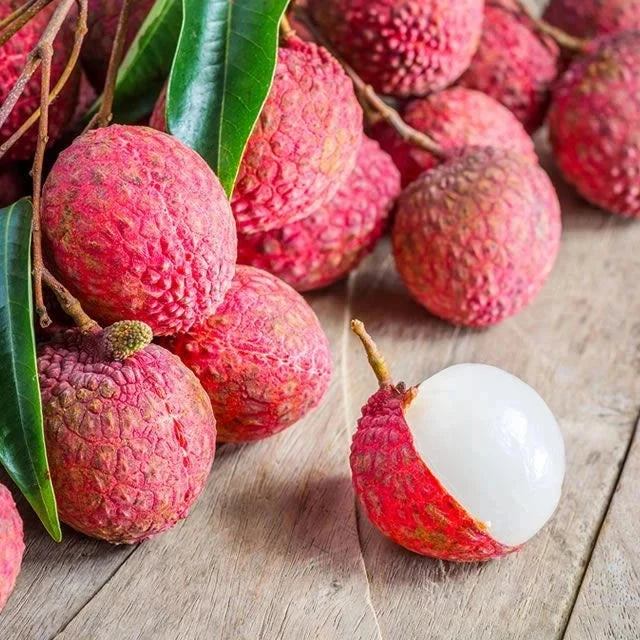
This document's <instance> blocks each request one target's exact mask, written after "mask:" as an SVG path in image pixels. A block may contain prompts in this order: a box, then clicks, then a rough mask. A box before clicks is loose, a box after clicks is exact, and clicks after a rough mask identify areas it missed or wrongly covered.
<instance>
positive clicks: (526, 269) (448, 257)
mask: <svg viewBox="0 0 640 640" xmlns="http://www.w3.org/2000/svg"><path fill="white" fill-rule="evenodd" d="M560 232H561V220H560V205H559V202H558V198H557V195H556V193H555V191H554V189H553V186H552V184H551V182H550V180H549V178H548V176H547V174H546V173H545V172H544V171H543V170H542V169H541V168H540V167H539V166H538V165H537V164H535V163H533V162H531V161H530V160H528V159H527V158H525V157H524V156H522V155H519V154H515V153H513V152H512V151H504V150H497V149H492V148H474V149H471V150H469V151H468V152H467V153H464V154H463V155H461V156H457V157H453V158H452V159H450V160H449V161H447V162H445V163H444V164H442V165H440V166H438V167H436V168H434V169H432V170H431V171H428V172H427V173H425V174H424V175H423V176H422V177H421V178H419V179H418V180H416V181H415V182H413V183H412V184H411V185H410V186H409V187H407V189H406V190H405V191H404V192H403V194H402V195H401V196H400V199H399V201H398V207H397V212H396V219H395V223H394V227H393V234H392V239H393V253H394V257H395V261H396V266H397V268H398V272H399V273H400V276H401V277H402V280H403V281H404V283H405V284H406V286H407V288H408V289H409V292H410V293H411V295H412V296H413V297H414V298H415V299H416V300H417V301H418V302H419V303H420V304H422V305H423V306H424V307H426V308H427V309H428V310H429V311H430V312H431V313H433V314H435V315H437V316H440V317H441V318H444V319H445V320H448V321H450V322H452V323H454V324H458V325H465V326H473V327H485V326H488V325H492V324H495V323H497V322H500V321H501V320H503V319H504V318H507V317H508V316H511V315H513V314H514V313H516V312H517V311H519V310H520V309H522V308H523V307H524V306H526V305H527V304H529V303H530V302H531V300H532V299H533V297H534V296H535V295H536V294H537V293H538V291H539V290H540V288H541V287H542V285H543V284H544V282H545V281H546V280H547V278H548V276H549V274H550V273H551V269H552V268H553V265H554V263H555V259H556V256H557V253H558V248H559V244H560Z"/></svg>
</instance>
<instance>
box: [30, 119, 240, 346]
mask: <svg viewBox="0 0 640 640" xmlns="http://www.w3.org/2000/svg"><path fill="white" fill-rule="evenodd" d="M42 219H43V228H44V229H45V237H46V240H47V245H48V249H49V253H50V255H51V258H52V260H53V264H54V266H55V268H56V269H57V271H58V272H59V274H60V277H61V278H62V279H63V280H64V282H65V283H66V284H67V285H68V286H69V287H70V289H71V290H72V291H73V293H74V295H76V296H77V297H78V298H79V299H80V301H81V303H82V304H83V306H84V308H85V310H86V311H87V312H88V313H89V314H90V315H91V316H92V317H94V318H95V319H96V320H98V321H101V322H104V323H105V324H108V323H111V322H115V321H117V320H122V319H133V320H141V321H142V322H146V323H147V324H148V325H150V326H151V328H152V329H153V331H154V333H155V334H156V335H169V334H173V333H176V332H177V331H188V330H189V329H190V328H191V327H192V326H193V324H194V323H195V322H196V320H197V319H198V318H202V317H207V316H208V315H211V314H212V313H214V312H215V310H216V309H217V307H218V305H219V304H220V303H221V302H222V300H223V298H224V294H225V293H226V291H227V289H228V288H229V286H230V284H231V279H232V278H233V273H234V269H235V260H236V243H237V238H236V233H235V225H234V221H233V216H232V214H231V209H230V207H229V203H228V201H227V199H226V196H225V193H224V191H223V189H222V186H221V185H220V182H219V181H218V179H217V177H216V176H215V175H214V173H213V172H212V171H211V169H210V168H209V166H208V165H207V164H206V162H205V161H204V160H203V159H202V158H201V157H200V156H199V155H198V154H197V153H195V152H194V151H192V150H191V149H189V148H188V147H187V146H186V145H184V144H182V143H181V142H180V141H178V140H176V139H175V138H172V137H171V136H168V135H167V134H165V133H161V132H159V131H155V130H154V129H149V128H147V127H132V126H117V125H114V126H111V127H107V128H103V129H98V130H96V131H91V132H89V133H87V134H85V135H83V136H81V137H80V138H77V139H76V140H75V142H74V143H73V144H72V145H71V146H70V147H69V148H68V149H66V150H65V151H63V152H62V153H61V154H60V156H59V157H58V160H57V161H56V163H55V164H54V166H53V168H52V170H51V173H50V174H49V177H48V179H47V181H46V183H45V186H44V192H43V211H42Z"/></svg>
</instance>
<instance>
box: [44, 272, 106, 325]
mask: <svg viewBox="0 0 640 640" xmlns="http://www.w3.org/2000/svg"><path fill="white" fill-rule="evenodd" d="M41 276H42V280H43V282H44V283H45V284H46V285H47V286H48V287H49V289H51V291H53V293H54V294H55V296H56V298H57V299H58V302H59V303H60V306H61V307H62V310H63V311H64V312H65V313H66V314H67V315H68V316H69V317H70V318H71V319H72V320H73V322H74V323H75V325H76V326H77V327H78V328H79V329H80V330H81V331H83V332H88V331H91V330H93V329H97V328H99V326H100V325H99V324H98V323H97V322H96V321H95V320H93V319H92V318H90V317H89V316H88V315H87V313H86V312H85V311H84V309H83V308H82V305H81V304H80V302H79V301H78V300H77V298H75V297H74V296H73V295H72V294H71V292H70V291H69V290H68V289H67V288H66V287H65V286H64V285H63V284H62V283H61V282H60V281H59V280H58V279H57V278H55V277H54V276H53V274H52V273H51V272H50V271H49V270H48V269H47V268H46V267H43V268H42V273H41Z"/></svg>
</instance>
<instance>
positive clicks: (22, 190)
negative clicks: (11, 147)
mask: <svg viewBox="0 0 640 640" xmlns="http://www.w3.org/2000/svg"><path fill="white" fill-rule="evenodd" d="M26 173H27V172H26V170H25V171H23V170H21V168H20V167H17V166H15V165H7V166H3V167H0V208H2V207H7V206H9V205H10V204H13V203H14V202H16V200H19V199H20V198H22V196H25V195H26V194H27V193H28V191H29V187H28V181H27V175H26Z"/></svg>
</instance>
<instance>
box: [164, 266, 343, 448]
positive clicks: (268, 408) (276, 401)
mask: <svg viewBox="0 0 640 640" xmlns="http://www.w3.org/2000/svg"><path fill="white" fill-rule="evenodd" d="M168 347H169V348H170V349H171V350H172V351H173V352H174V353H175V354H177V355H178V356H179V357H180V358H181V359H182V361H183V362H184V363H185V364H186V365H187V366H188V367H189V368H190V369H192V370H193V371H194V373H195V374H196V375H197V376H198V378H199V379H200V382H201V383H202V385H203V386H204V388H205V389H206V390H207V392H208V393H209V397H210V398H211V402H212V404H213V411H214V413H215V415H216V420H217V426H218V440H220V441H223V442H248V441H251V440H259V439H261V438H266V437H268V436H271V435H274V434H276V433H278V432H280V431H282V430H283V429H285V428H287V427H289V426H290V425H292V424H294V423H295V422H297V421H298V420H300V419H301V418H302V417H303V416H304V415H306V414H307V413H308V412H309V411H310V410H311V409H312V408H314V407H315V406H316V405H317V404H318V403H319V402H320V400H321V399H322V397H323V396H324V393H325V391H326V390H327V386H328V384H329V380H330V378H331V353H330V351H329V343H328V340H327V337H326V336H325V334H324V331H323V330H322V327H321V326H320V323H319V322H318V318H317V317H316V315H315V313H314V312H313V309H311V307H310V306H309V305H308V304H307V302H306V301H305V300H304V298H303V297H302V296H301V295H300V294H299V293H297V292H296V291H294V290H293V289H292V288H291V287H290V286H289V285H287V284H286V283H284V282H283V281H282V280H279V279H278V278H276V277H275V276H272V275H271V274H270V273H267V272H266V271H262V270H260V269H254V268H253V267H248V266H242V265H238V269H237V271H236V276H235V278H234V280H233V284H232V285H231V289H230V290H229V292H228V293H227V297H226V298H225V301H224V303H223V304H222V306H221V307H220V308H219V309H218V312H217V313H216V315H215V316H212V317H210V318H208V319H207V321H206V322H205V323H204V324H203V325H201V326H198V327H195V328H194V329H192V331H191V332H190V333H189V334H187V335H178V336H176V337H175V338H172V339H171V340H170V341H168Z"/></svg>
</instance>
